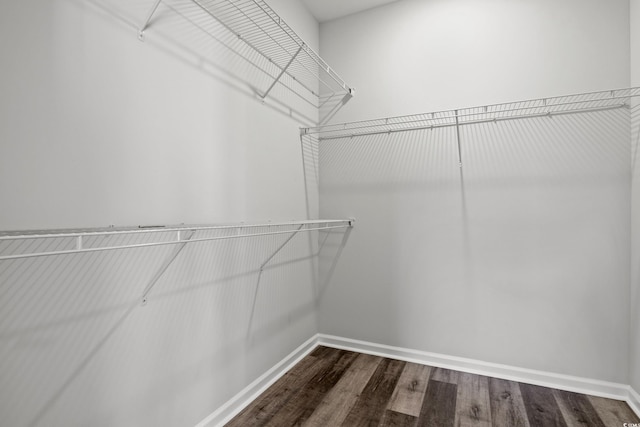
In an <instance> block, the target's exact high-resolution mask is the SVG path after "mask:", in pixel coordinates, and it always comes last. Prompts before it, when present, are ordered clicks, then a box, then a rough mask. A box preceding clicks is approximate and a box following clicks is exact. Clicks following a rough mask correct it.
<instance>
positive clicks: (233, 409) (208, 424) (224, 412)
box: [196, 335, 318, 427]
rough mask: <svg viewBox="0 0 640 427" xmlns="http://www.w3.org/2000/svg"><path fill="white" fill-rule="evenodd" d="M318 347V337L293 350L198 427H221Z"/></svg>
mask: <svg viewBox="0 0 640 427" xmlns="http://www.w3.org/2000/svg"><path fill="white" fill-rule="evenodd" d="M317 346H318V336H317V335H314V336H313V337H311V338H309V339H308V340H307V341H306V342H305V343H304V344H302V345H301V346H300V347H298V348H296V349H295V350H293V351H292V352H291V353H290V354H289V355H287V356H286V357H285V358H284V359H282V360H281V361H280V362H279V363H278V364H277V365H275V366H274V367H273V368H271V369H269V370H268V371H267V372H265V373H264V374H262V375H261V376H260V377H259V378H258V379H256V380H255V381H253V382H252V383H251V384H249V385H248V386H246V387H245V388H244V389H243V390H242V391H240V392H239V393H238V394H236V395H235V396H234V397H232V398H231V399H230V400H228V401H227V402H226V403H225V404H224V405H222V406H221V407H220V408H218V409H217V410H216V411H215V412H213V413H212V414H211V415H209V416H208V417H207V418H205V419H204V420H202V421H200V422H199V423H198V424H197V425H196V427H214V426H215V427H220V426H223V425H225V424H226V423H228V422H229V421H230V420H231V419H232V418H233V417H235V416H236V415H238V414H239V413H240V411H242V410H243V409H244V408H245V407H246V406H247V405H249V404H250V403H251V402H253V401H254V400H255V399H256V398H257V397H258V396H259V395H260V394H261V393H263V392H264V391H265V390H266V389H267V388H269V387H270V386H271V385H272V384H273V383H275V382H276V381H277V380H278V379H280V378H281V377H282V376H283V375H284V374H286V373H287V371H289V370H290V369H291V368H292V367H293V366H294V365H295V364H296V363H298V362H299V361H300V360H302V359H303V358H304V357H305V356H307V355H308V354H309V353H311V351H313V349H315V348H316V347H317Z"/></svg>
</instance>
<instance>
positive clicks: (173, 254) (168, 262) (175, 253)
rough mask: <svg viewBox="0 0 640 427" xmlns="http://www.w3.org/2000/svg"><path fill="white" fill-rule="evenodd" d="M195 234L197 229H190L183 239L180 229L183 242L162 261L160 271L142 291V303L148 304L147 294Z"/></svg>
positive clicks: (179, 233)
mask: <svg viewBox="0 0 640 427" xmlns="http://www.w3.org/2000/svg"><path fill="white" fill-rule="evenodd" d="M194 234H195V231H193V230H189V234H188V235H187V236H185V237H184V238H182V239H181V238H180V237H181V232H180V231H179V232H178V241H179V242H181V243H180V244H178V245H177V246H176V247H175V248H174V249H173V251H172V252H171V254H170V255H169V257H168V258H167V259H165V260H164V262H163V263H162V265H161V266H160V268H159V269H158V271H156V274H155V275H154V276H153V278H152V279H151V280H150V281H149V284H147V286H146V287H145V288H144V291H142V305H146V304H147V295H149V292H151V289H153V287H154V286H155V285H156V283H158V280H160V278H161V277H162V275H163V274H164V272H165V271H167V269H168V268H169V266H170V265H171V264H173V261H175V260H176V258H177V257H178V255H180V252H182V250H183V249H184V247H185V246H187V243H189V240H191V238H192V237H193V235H194Z"/></svg>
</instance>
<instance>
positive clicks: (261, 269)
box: [247, 224, 304, 336]
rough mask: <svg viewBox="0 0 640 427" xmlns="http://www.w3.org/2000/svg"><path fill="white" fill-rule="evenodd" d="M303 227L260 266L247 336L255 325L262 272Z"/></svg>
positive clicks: (293, 233)
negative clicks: (254, 315)
mask: <svg viewBox="0 0 640 427" xmlns="http://www.w3.org/2000/svg"><path fill="white" fill-rule="evenodd" d="M302 227H304V224H300V226H299V227H298V228H296V229H295V230H293V231H292V232H291V236H289V237H287V240H285V241H284V242H283V243H282V244H281V245H280V246H278V249H276V250H275V252H274V253H272V254H271V256H270V257H269V258H267V259H266V260H265V262H263V263H262V265H260V271H258V279H257V280H256V290H255V291H254V293H253V303H252V304H251V317H250V318H249V328H248V329H247V336H249V334H250V333H251V326H252V325H253V314H254V312H255V311H256V300H257V299H258V289H260V279H261V278H262V272H263V271H264V268H265V267H266V266H267V264H269V262H270V261H271V260H272V259H273V258H274V257H275V256H276V255H277V254H278V252H280V251H281V250H282V249H283V248H284V247H285V246H287V243H289V242H290V241H291V239H293V238H294V237H295V236H296V235H297V234H298V233H299V232H300V230H302Z"/></svg>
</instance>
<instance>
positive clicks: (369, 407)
mask: <svg viewBox="0 0 640 427" xmlns="http://www.w3.org/2000/svg"><path fill="white" fill-rule="evenodd" d="M405 364H406V362H402V361H399V360H393V359H383V360H382V361H381V362H380V364H379V365H378V367H377V368H376V371H375V372H374V373H373V375H372V376H371V379H370V380H369V382H368V383H367V385H366V386H365V388H364V390H362V393H361V394H360V396H359V397H358V399H357V401H356V403H355V404H354V405H353V408H351V411H350V412H349V415H347V418H346V419H345V420H344V422H343V423H342V425H343V426H345V427H361V426H362V427H366V426H375V425H378V424H379V422H380V420H381V419H382V417H383V416H384V412H385V408H386V407H387V405H388V403H389V399H391V395H392V394H393V390H394V389H395V388H396V384H397V383H398V379H399V378H400V374H401V373H402V369H403V368H404V365H405Z"/></svg>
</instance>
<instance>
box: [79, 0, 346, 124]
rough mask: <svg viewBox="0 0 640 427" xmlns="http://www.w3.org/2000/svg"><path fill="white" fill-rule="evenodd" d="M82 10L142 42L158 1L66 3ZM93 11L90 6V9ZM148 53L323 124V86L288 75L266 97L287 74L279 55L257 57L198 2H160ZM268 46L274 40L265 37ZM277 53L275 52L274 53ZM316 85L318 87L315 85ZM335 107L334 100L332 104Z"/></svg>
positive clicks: (289, 113) (149, 31)
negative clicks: (303, 84) (304, 84)
mask: <svg viewBox="0 0 640 427" xmlns="http://www.w3.org/2000/svg"><path fill="white" fill-rule="evenodd" d="M67 1H69V2H72V3H74V4H75V5H76V7H78V8H82V9H83V10H84V9H86V10H93V11H94V12H98V13H100V14H101V15H103V16H106V17H108V18H110V19H111V20H115V22H116V23H117V24H119V25H122V24H124V25H125V26H126V27H127V28H128V29H129V30H131V40H132V41H136V43H140V42H138V41H137V38H136V37H137V32H138V31H139V30H140V28H141V27H142V25H143V23H144V22H145V19H146V16H147V14H148V12H149V10H148V9H149V8H151V6H152V5H153V3H154V1H153V0H136V1H135V3H132V2H126V1H122V0H85V1H79V0H67ZM87 5H89V6H90V7H89V8H87V7H86V6H87ZM144 34H145V35H144V44H141V46H143V47H145V48H146V49H153V50H155V51H160V52H162V53H163V54H164V55H167V56H170V57H172V59H173V60H176V61H179V62H180V63H182V64H184V65H187V66H189V67H192V68H193V69H195V70H197V71H198V72H199V73H202V74H205V75H207V76H209V77H212V78H214V79H215V80H216V81H217V82H219V83H222V84H224V85H226V86H227V87H229V88H231V89H233V90H234V91H236V92H237V93H241V94H243V95H245V96H247V97H249V98H251V99H253V100H255V101H257V102H260V103H262V104H264V105H265V106H267V107H268V108H271V109H272V110H274V111H277V112H279V113H281V114H284V115H286V116H288V117H292V118H294V119H296V120H299V121H301V122H302V123H304V124H305V125H314V124H315V123H317V120H318V107H319V101H318V97H317V93H318V88H317V87H315V88H310V89H311V90H313V91H314V93H312V92H311V91H308V90H307V89H306V88H302V89H301V88H300V87H298V86H299V83H298V82H297V81H296V80H295V79H293V78H292V77H290V76H289V75H288V74H286V73H285V74H284V75H283V76H282V77H281V78H280V79H279V80H278V82H277V83H276V84H275V85H274V86H273V87H272V89H271V90H270V91H269V94H268V96H267V97H265V98H263V97H262V95H263V94H265V93H266V92H267V90H269V88H270V87H271V85H272V84H273V83H274V82H275V81H276V78H277V77H278V75H279V74H280V72H281V71H282V69H281V67H280V66H278V65H275V63H276V59H277V60H279V57H281V56H282V55H279V56H278V55H277V56H276V57H274V59H270V58H268V57H267V56H265V55H262V54H259V53H257V51H256V50H255V49H253V48H252V47H250V46H249V45H248V44H246V43H244V42H243V41H242V39H241V38H239V37H238V36H236V35H235V34H234V33H232V32H230V31H229V30H228V29H226V28H225V27H224V26H223V25H222V24H220V23H219V22H218V21H216V20H215V19H213V18H212V17H211V16H209V15H208V14H207V13H206V12H203V9H202V8H200V7H199V6H198V5H197V3H196V2H193V1H189V0H170V1H163V2H161V4H160V6H159V7H158V9H157V11H156V13H155V14H154V16H153V17H152V19H151V21H150V23H149V26H148V27H147V29H146V30H145V32H144ZM264 42H265V44H267V42H269V36H268V35H267V34H265V35H264ZM274 55H276V53H274ZM316 86H317V83H316ZM329 101H330V102H329V103H330V104H333V103H334V102H333V101H332V100H329Z"/></svg>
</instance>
